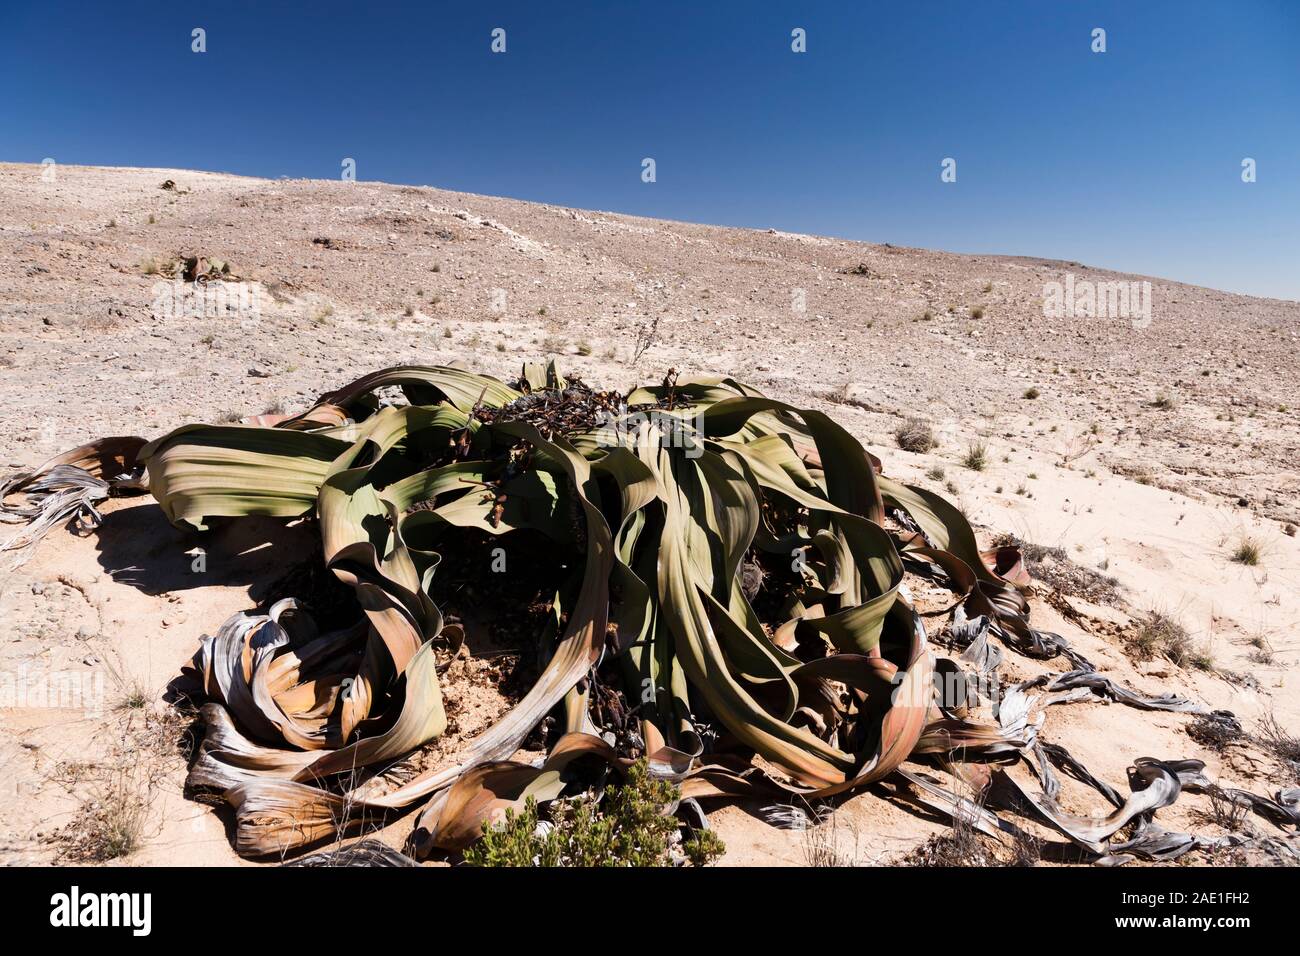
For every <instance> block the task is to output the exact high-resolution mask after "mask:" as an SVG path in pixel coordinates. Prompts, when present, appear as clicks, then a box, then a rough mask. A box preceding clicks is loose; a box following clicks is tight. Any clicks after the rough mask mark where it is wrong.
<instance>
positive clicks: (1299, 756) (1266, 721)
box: [1254, 713, 1300, 778]
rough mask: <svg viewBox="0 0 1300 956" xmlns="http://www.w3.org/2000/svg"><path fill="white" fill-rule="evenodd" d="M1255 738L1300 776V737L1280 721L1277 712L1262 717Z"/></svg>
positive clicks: (1260, 744)
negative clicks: (1294, 735)
mask: <svg viewBox="0 0 1300 956" xmlns="http://www.w3.org/2000/svg"><path fill="white" fill-rule="evenodd" d="M1254 740H1255V742H1256V743H1257V744H1259V746H1261V747H1263V748H1264V749H1265V750H1266V751H1268V752H1269V753H1270V754H1272V755H1273V756H1274V757H1275V758H1276V759H1277V760H1278V762H1279V763H1281V764H1283V765H1284V766H1286V767H1287V768H1288V769H1289V770H1290V771H1291V773H1292V774H1294V775H1295V776H1296V777H1297V778H1300V738H1297V737H1293V736H1292V735H1291V732H1290V731H1288V730H1287V729H1286V728H1285V727H1283V726H1282V725H1281V724H1280V723H1278V720H1277V715H1276V714H1273V713H1269V714H1267V715H1265V716H1264V717H1261V718H1260V720H1259V732H1258V733H1256V734H1255V736H1254Z"/></svg>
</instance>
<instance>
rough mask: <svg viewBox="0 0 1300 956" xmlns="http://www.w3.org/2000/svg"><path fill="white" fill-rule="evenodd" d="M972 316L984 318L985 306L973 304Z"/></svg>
mask: <svg viewBox="0 0 1300 956" xmlns="http://www.w3.org/2000/svg"><path fill="white" fill-rule="evenodd" d="M970 317H971V318H972V319H982V318H984V306H982V305H976V306H972V307H971V310H970Z"/></svg>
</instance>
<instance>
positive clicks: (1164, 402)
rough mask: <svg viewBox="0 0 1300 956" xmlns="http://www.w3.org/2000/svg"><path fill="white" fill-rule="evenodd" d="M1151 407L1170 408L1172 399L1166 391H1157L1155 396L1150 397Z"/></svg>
mask: <svg viewBox="0 0 1300 956" xmlns="http://www.w3.org/2000/svg"><path fill="white" fill-rule="evenodd" d="M1151 407H1152V408H1160V409H1166V410H1167V409H1170V408H1173V407H1174V399H1173V396H1171V395H1170V394H1169V393H1168V392H1157V393H1156V397H1155V398H1153V399H1151Z"/></svg>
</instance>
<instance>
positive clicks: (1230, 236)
mask: <svg viewBox="0 0 1300 956" xmlns="http://www.w3.org/2000/svg"><path fill="white" fill-rule="evenodd" d="M194 27H203V28H204V29H206V31H207V52H206V53H203V54H196V53H192V52H191V50H190V43H191V41H190V31H191V29H192V28H194ZM494 27H503V28H504V29H505V30H506V31H507V32H506V37H507V52H506V53H505V54H503V55H494V54H492V53H491V52H490V49H489V45H490V39H491V38H490V32H491V30H492V29H493V28H494ZM795 27H802V28H804V29H805V30H806V31H807V46H808V52H807V53H805V54H795V53H792V52H791V50H790V31H791V30H792V29H793V28H795ZM1094 27H1103V28H1105V30H1106V31H1107V52H1106V53H1104V54H1094V53H1093V52H1092V51H1091V49H1090V44H1091V36H1090V34H1091V31H1092V29H1093V28H1094ZM0 90H3V96H0V159H4V160H11V161H25V162H40V161H41V160H42V159H43V158H44V157H47V156H50V157H54V158H55V159H56V160H57V161H59V162H65V163H87V164H96V165H131V166H168V167H186V168H196V169H209V170H222V171H228V172H235V173H244V174H249V175H257V176H270V177H274V176H280V175H287V176H310V177H325V178H334V177H337V176H338V175H339V169H340V162H341V160H342V158H343V157H354V158H355V159H356V161H357V175H358V178H360V179H363V180H367V179H369V180H383V181H387V182H398V183H414V184H428V185H434V186H441V187H446V188H449V189H457V190H466V191H470V192H477V193H487V194H493V195H504V196H513V197H518V198H523V199H532V200H539V201H545V202H551V203H557V204H561V205H568V206H577V207H586V208H595V209H608V210H618V211H622V212H629V213H637V214H642V215H647V216H660V217H666V218H673V219H685V220H691V221H696V222H709V223H724V224H730V225H739V226H752V227H760V228H766V227H769V226H771V227H775V228H779V229H787V230H796V231H802V232H814V233H822V234H828V235H835V236H844V237H848V238H853V239H864V240H868V241H872V242H893V243H896V244H902V245H914V246H925V247H930V248H939V249H949V250H954V251H960V252H998V253H1009V254H1023V255H1040V256H1048V257H1052V258H1061V259H1072V260H1078V261H1080V262H1084V263H1087V264H1089V265H1097V266H1108V267H1113V268H1119V269H1124V270H1127V271H1134V272H1141V273H1146V274H1151V275H1158V276H1166V277H1170V278H1175V279H1182V280H1186V281H1190V282H1195V283H1199V284H1203V285H1209V286H1214V287H1217V288H1223V289H1229V290H1233V291H1240V292H1248V293H1253V294H1257V295H1274V296H1281V297H1286V298H1297V299H1300V0H1256V2H1251V0H1237V2H1227V0H1224V2H1215V3H1210V2H1199V0H1178V2H1157V0H1151V2H1145V0H1144V2H1136V0H1124V2H1113V3H1112V2H1082V0H1024V2H995V0H985V2H974V0H972V2H925V0H916V2H909V3H901V2H899V3H888V4H886V3H870V2H853V3H848V2H839V3H808V2H805V3H790V4H781V3H765V2H758V0H755V2H751V3H709V4H706V3H702V2H693V3H686V2H683V3H676V2H667V0H655V2H651V3H639V4H633V3H630V2H609V3H583V2H572V3H559V2H556V3H546V2H543V0H531V2H524V3H471V2H457V3H442V2H436V0H427V2H420V3H378V2H370V3H364V2H360V3H358V2H347V3H334V2H316V3H310V4H308V3H302V4H297V5H295V4H290V3H280V2H257V3H252V2H238V0H226V2H221V3H211V2H176V3H155V4H144V3H132V2H113V3H109V2H96V3H81V4H78V3H59V2H56V0H37V2H27V0H3V2H2V3H0ZM646 156H651V157H654V159H655V161H656V164H657V182H655V183H653V184H646V183H643V182H642V181H641V175H640V174H641V160H642V158H643V157H646ZM945 157H953V158H955V159H956V160H957V182H956V183H952V184H945V183H942V182H941V181H940V177H939V173H940V163H941V161H942V160H943V159H944V158H945ZM1244 157H1252V158H1254V159H1255V160H1256V162H1257V176H1258V181H1257V182H1255V183H1253V184H1249V185H1247V184H1244V183H1242V181H1241V161H1242V159H1243V158H1244Z"/></svg>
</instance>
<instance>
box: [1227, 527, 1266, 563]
mask: <svg viewBox="0 0 1300 956" xmlns="http://www.w3.org/2000/svg"><path fill="white" fill-rule="evenodd" d="M1262 556H1263V547H1262V546H1261V545H1260V543H1259V540H1258V539H1257V538H1253V537H1251V536H1250V535H1246V534H1243V535H1242V536H1241V537H1240V538H1239V539H1238V540H1237V544H1236V546H1235V547H1234V548H1233V549H1232V560H1234V561H1236V562H1237V563H1238V564H1245V565H1248V566H1249V567H1252V568H1253V567H1255V566H1256V565H1258V564H1259V562H1260V558H1261V557H1262Z"/></svg>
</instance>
